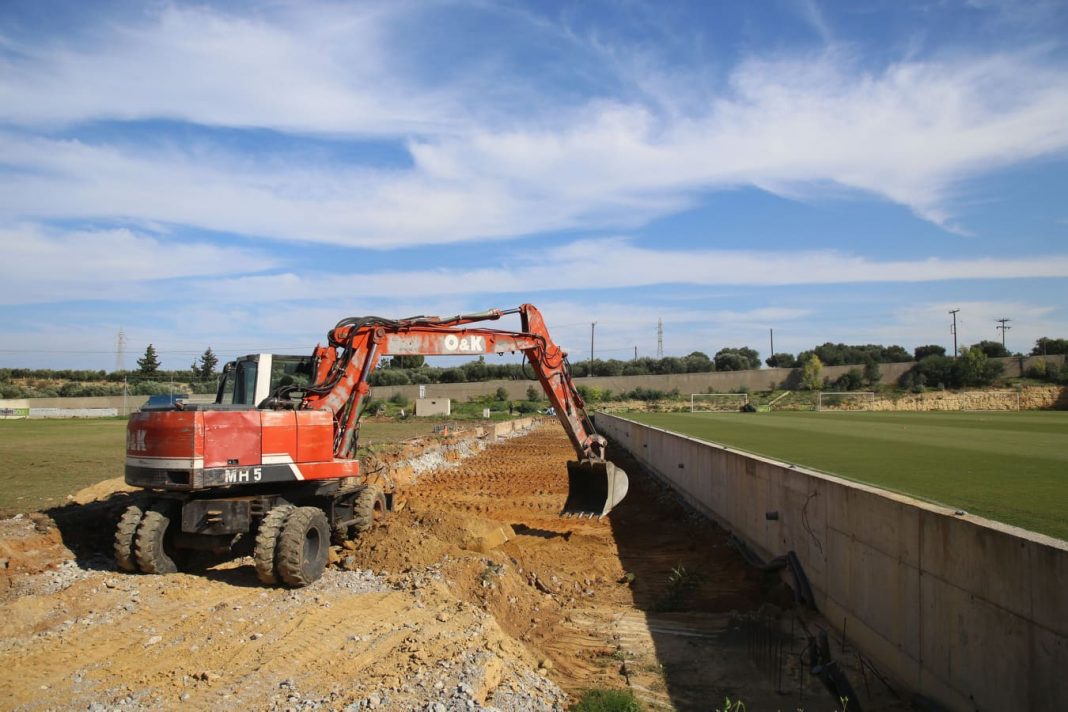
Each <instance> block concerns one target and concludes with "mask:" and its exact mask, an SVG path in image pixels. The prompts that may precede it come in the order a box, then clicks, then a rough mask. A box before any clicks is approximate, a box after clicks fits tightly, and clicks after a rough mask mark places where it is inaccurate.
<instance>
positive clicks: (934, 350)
mask: <svg viewBox="0 0 1068 712" xmlns="http://www.w3.org/2000/svg"><path fill="white" fill-rule="evenodd" d="M912 353H913V355H915V356H916V360H917V361H919V360H920V359H924V358H927V357H928V356H945V355H946V347H945V346H939V345H938V344H927V345H926V346H917V347H916V348H915V349H914V350H913V352H912Z"/></svg>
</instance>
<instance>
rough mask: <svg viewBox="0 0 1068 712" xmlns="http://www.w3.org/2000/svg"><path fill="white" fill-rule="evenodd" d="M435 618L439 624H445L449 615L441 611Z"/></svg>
mask: <svg viewBox="0 0 1068 712" xmlns="http://www.w3.org/2000/svg"><path fill="white" fill-rule="evenodd" d="M435 618H437V619H438V621H439V622H441V623H445V622H447V621H448V620H449V614H448V613H446V612H445V611H442V612H441V613H439V614H437V615H436V616H435Z"/></svg>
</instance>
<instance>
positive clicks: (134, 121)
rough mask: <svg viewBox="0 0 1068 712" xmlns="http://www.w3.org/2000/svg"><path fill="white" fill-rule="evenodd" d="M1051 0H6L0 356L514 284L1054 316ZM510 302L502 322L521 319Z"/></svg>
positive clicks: (416, 305) (572, 308)
mask: <svg viewBox="0 0 1068 712" xmlns="http://www.w3.org/2000/svg"><path fill="white" fill-rule="evenodd" d="M1065 38H1068V6H1066V5H1065V4H1064V3H1063V2H1009V1H1001V0H972V1H970V2H964V1H961V2H955V1H952V0H944V1H941V2H914V3H909V2H899V1H897V0H894V1H891V0H887V1H886V2H867V3H855V2H837V3H832V2H817V1H816V0H809V1H804V0H798V1H796V2H786V1H785V0H784V1H781V2H774V1H769V2H759V3H748V2H693V3H685V2H673V3H662V2H648V3H646V2H638V1H636V0H630V1H622V2H611V3H608V2H592V1H583V2H533V3H529V4H525V3H521V2H488V1H486V0H472V1H470V2H464V1H459V0H457V1H444V0H441V1H438V0H419V1H418V2H404V1H403V0H402V1H397V0H391V1H389V2H359V3H346V2H287V1H284V0H272V1H271V2H237V3H234V2H228V3H218V4H214V5H213V4H210V3H197V4H191V3H180V2H101V3H81V2H42V1H40V0H29V1H21V0H7V1H6V2H4V3H3V5H2V7H0V258H2V259H0V283H2V284H3V289H2V290H0V303H2V305H3V306H2V309H0V366H38V367H55V368H65V367H74V368H80V367H91V368H112V367H113V366H114V364H115V337H116V333H117V332H118V330H119V329H120V328H121V329H123V330H124V332H125V334H126V337H127V342H128V343H127V356H126V365H127V366H128V367H132V366H133V361H134V359H135V358H136V357H137V356H138V355H139V354H140V353H142V352H143V350H144V348H145V345H146V344H148V343H149V342H152V343H154V344H155V345H156V346H157V348H158V349H159V351H160V353H161V358H162V361H163V365H164V367H167V368H183V367H185V366H187V365H188V364H189V363H190V362H191V361H192V360H193V358H194V356H195V355H196V354H199V353H200V352H202V351H203V350H204V349H205V348H206V347H207V346H209V345H210V346H212V347H213V348H214V349H215V350H216V351H217V352H218V353H220V354H222V355H225V356H232V355H234V354H237V353H247V352H255V351H259V350H275V351H289V352H297V353H302V352H306V351H308V350H310V348H311V347H312V345H314V344H315V343H316V342H317V341H319V340H321V339H322V338H323V335H324V334H325V332H326V331H327V330H328V329H329V328H330V327H331V326H332V325H333V324H334V323H335V322H336V321H337V320H338V319H340V318H341V317H345V316H350V315H362V314H378V315H382V316H390V317H401V316H408V315H412V314H427V313H430V314H441V315H446V314H453V313H457V312H462V311H467V310H482V309H485V308H488V307H511V306H515V305H517V304H519V303H522V302H531V303H533V304H535V305H537V306H538V307H539V308H541V309H542V310H543V311H544V312H545V314H546V317H547V319H548V322H549V325H550V328H552V330H553V333H554V336H555V337H556V339H557V340H558V341H559V342H561V343H562V344H563V345H564V346H565V348H569V349H570V350H571V351H572V353H573V356H574V357H575V358H585V357H586V356H588V353H589V334H590V323H591V322H597V332H596V333H597V355H598V356H600V357H605V358H608V357H615V358H629V357H630V356H632V355H633V353H634V349H635V347H636V348H637V350H638V353H639V355H644V356H649V355H655V351H656V337H657V321H658V320H662V321H663V324H664V351H665V354H668V355H672V354H674V355H684V354H686V353H689V352H691V351H694V350H701V351H705V352H707V353H709V354H713V353H715V352H716V351H717V350H719V349H720V348H722V347H724V346H743V345H749V346H752V347H754V348H756V349H757V350H758V351H760V352H761V354H762V356H766V355H767V353H768V331H769V329H774V330H775V346H776V350H777V351H790V352H794V353H796V352H798V351H800V350H803V349H806V348H809V347H811V346H813V345H816V344H819V343H822V342H824V341H844V342H847V343H870V342H874V343H885V344H890V343H898V344H901V345H904V346H906V347H907V348H912V347H914V346H917V345H920V344H926V343H941V344H944V345H947V346H949V345H951V344H952V337H951V336H950V334H949V322H950V317H949V314H948V311H949V310H950V309H955V308H959V309H960V313H959V315H958V317H959V334H960V341H961V342H962V343H973V342H976V341H979V340H981V339H995V338H999V333H998V332H997V331H996V330H995V326H996V323H995V321H994V320H995V319H998V318H1002V317H1005V318H1009V319H1011V320H1012V321H1011V322H1010V326H1011V327H1012V329H1011V330H1010V331H1009V332H1008V335H1007V343H1008V346H1009V348H1010V349H1012V350H1014V351H1017V350H1020V351H1028V350H1029V349H1030V347H1031V345H1032V344H1033V342H1034V340H1035V339H1036V338H1037V337H1039V336H1053V337H1065V336H1068V299H1066V298H1065V294H1066V293H1068V51H1066V50H1068V43H1066V39H1065ZM512 326H514V327H517V326H518V325H517V324H515V325H512Z"/></svg>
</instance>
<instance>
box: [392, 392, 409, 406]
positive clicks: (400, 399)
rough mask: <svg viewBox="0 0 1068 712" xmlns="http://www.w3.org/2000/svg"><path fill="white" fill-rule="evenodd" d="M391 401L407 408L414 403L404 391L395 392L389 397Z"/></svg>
mask: <svg viewBox="0 0 1068 712" xmlns="http://www.w3.org/2000/svg"><path fill="white" fill-rule="evenodd" d="M389 402H390V403H392V404H393V405H396V406H400V407H401V408H407V407H409V406H410V405H411V404H412V402H411V401H410V400H408V396H406V395H404V394H403V393H394V394H393V395H391V396H390V397H389Z"/></svg>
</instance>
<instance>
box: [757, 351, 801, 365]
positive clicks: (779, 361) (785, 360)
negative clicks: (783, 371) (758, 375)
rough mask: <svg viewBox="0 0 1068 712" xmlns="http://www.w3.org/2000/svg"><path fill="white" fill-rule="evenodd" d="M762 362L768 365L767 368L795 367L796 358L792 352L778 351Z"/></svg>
mask: <svg viewBox="0 0 1068 712" xmlns="http://www.w3.org/2000/svg"><path fill="white" fill-rule="evenodd" d="M764 363H766V364H767V365H768V368H796V367H797V359H796V358H794V356H793V354H788V353H778V354H772V355H771V356H768V357H767V358H766V359H764Z"/></svg>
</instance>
